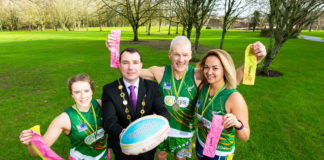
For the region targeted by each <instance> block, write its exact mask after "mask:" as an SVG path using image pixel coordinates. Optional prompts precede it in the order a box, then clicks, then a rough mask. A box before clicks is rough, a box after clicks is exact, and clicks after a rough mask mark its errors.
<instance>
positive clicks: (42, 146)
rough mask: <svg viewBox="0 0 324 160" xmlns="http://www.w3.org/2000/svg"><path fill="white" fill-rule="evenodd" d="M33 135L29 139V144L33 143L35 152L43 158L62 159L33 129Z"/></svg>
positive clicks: (49, 159)
mask: <svg viewBox="0 0 324 160" xmlns="http://www.w3.org/2000/svg"><path fill="white" fill-rule="evenodd" d="M33 133H34V135H33V137H32V139H31V141H30V142H31V144H33V145H34V146H35V147H34V149H36V152H37V153H38V154H39V156H40V157H41V158H42V159H43V160H64V159H63V158H61V157H60V156H58V155H57V154H56V153H55V152H54V151H53V150H52V149H51V148H50V147H49V146H48V145H47V144H46V143H45V141H44V139H43V137H42V136H41V135H39V134H38V133H37V132H36V131H34V130H33Z"/></svg>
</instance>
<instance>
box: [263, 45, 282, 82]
mask: <svg viewBox="0 0 324 160" xmlns="http://www.w3.org/2000/svg"><path fill="white" fill-rule="evenodd" d="M282 45H283V42H282V41H276V42H275V45H274V46H273V48H272V50H271V51H269V53H267V56H266V58H265V60H264V63H263V66H262V69H261V70H262V72H263V73H264V74H266V75H267V76H269V70H270V64H271V63H272V61H273V60H274V58H275V57H276V55H277V54H278V53H279V51H280V49H281V47H282Z"/></svg>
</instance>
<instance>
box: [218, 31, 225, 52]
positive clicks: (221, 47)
mask: <svg viewBox="0 0 324 160" xmlns="http://www.w3.org/2000/svg"><path fill="white" fill-rule="evenodd" d="M226 32H227V30H226V29H223V34H222V39H221V43H220V45H219V49H223V45H224V39H225V35H226Z"/></svg>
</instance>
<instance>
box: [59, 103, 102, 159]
mask: <svg viewBox="0 0 324 160" xmlns="http://www.w3.org/2000/svg"><path fill="white" fill-rule="evenodd" d="M91 104H92V106H93V109H94V111H95V115H96V120H97V131H96V134H94V133H93V130H92V129H94V130H96V121H95V117H94V114H93V109H92V107H90V109H89V111H88V112H80V113H81V114H82V116H83V117H84V118H85V120H86V121H87V122H88V124H89V125H91V127H89V126H88V124H87V123H85V122H84V120H83V118H82V117H81V116H80V115H79V113H78V112H77V110H75V109H74V108H72V107H69V108H67V109H66V110H65V111H64V112H66V113H67V114H68V115H69V117H70V120H71V131H70V134H69V135H68V137H69V138H70V140H71V146H70V159H71V158H72V159H76V160H81V159H87V160H88V159H89V160H104V159H107V154H108V152H107V135H106V134H105V131H104V130H103V128H102V118H101V107H100V105H99V104H98V102H97V101H96V100H95V99H92V100H91ZM91 128H92V129H91Z"/></svg>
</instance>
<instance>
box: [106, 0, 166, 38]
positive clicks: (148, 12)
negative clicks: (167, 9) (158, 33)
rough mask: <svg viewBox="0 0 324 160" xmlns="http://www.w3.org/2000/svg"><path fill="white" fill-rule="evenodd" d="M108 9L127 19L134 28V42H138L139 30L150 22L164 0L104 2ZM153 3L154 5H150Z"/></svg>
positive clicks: (111, 0) (117, 0) (114, 0)
mask: <svg viewBox="0 0 324 160" xmlns="http://www.w3.org/2000/svg"><path fill="white" fill-rule="evenodd" d="M102 1H103V2H104V3H105V4H106V5H107V7H109V8H110V9H112V10H114V11H115V12H116V13H118V14H119V15H121V16H123V17H125V18H126V19H127V20H128V22H129V24H130V25H131V26H132V29H133V33H134V41H138V28H139V27H140V26H142V25H144V24H145V23H146V22H147V21H149V20H150V18H151V16H152V14H153V13H154V12H155V11H156V8H157V6H158V5H159V4H160V3H162V2H163V1H162V0H110V1H108V0H102ZM150 1H152V3H149V2H150Z"/></svg>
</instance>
